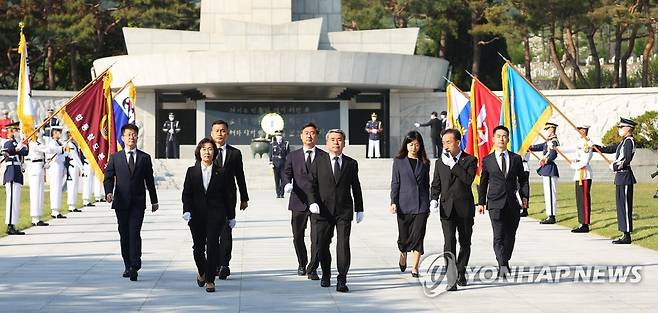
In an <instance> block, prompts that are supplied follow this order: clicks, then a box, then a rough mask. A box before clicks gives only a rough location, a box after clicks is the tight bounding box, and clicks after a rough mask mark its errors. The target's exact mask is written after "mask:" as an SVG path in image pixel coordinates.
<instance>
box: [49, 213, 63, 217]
mask: <svg viewBox="0 0 658 313" xmlns="http://www.w3.org/2000/svg"><path fill="white" fill-rule="evenodd" d="M50 217H52V218H66V216H64V215H62V213H59V214H57V215H51V216H50Z"/></svg>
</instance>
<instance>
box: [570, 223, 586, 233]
mask: <svg viewBox="0 0 658 313" xmlns="http://www.w3.org/2000/svg"><path fill="white" fill-rule="evenodd" d="M571 232H572V233H589V225H586V224H583V225H580V227H578V228H574V229H572V230H571Z"/></svg>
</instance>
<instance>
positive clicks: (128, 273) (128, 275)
mask: <svg viewBox="0 0 658 313" xmlns="http://www.w3.org/2000/svg"><path fill="white" fill-rule="evenodd" d="M121 276H122V277H123V278H128V277H130V271H129V270H125V271H123V275H121Z"/></svg>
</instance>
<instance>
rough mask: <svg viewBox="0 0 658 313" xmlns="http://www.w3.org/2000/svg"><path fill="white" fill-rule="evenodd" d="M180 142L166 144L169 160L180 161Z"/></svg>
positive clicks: (169, 141)
mask: <svg viewBox="0 0 658 313" xmlns="http://www.w3.org/2000/svg"><path fill="white" fill-rule="evenodd" d="M178 156H179V151H178V142H177V141H176V140H167V143H166V144H165V157H166V158H167V159H178Z"/></svg>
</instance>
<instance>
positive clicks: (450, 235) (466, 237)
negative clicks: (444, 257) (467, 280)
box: [441, 213, 473, 274]
mask: <svg viewBox="0 0 658 313" xmlns="http://www.w3.org/2000/svg"><path fill="white" fill-rule="evenodd" d="M455 215H456V214H454V213H453V214H452V216H451V217H450V218H448V219H441V228H442V229H443V238H444V239H443V240H444V241H443V252H444V253H445V252H450V253H452V255H454V256H455V257H456V258H457V260H456V261H457V272H458V273H459V274H465V273H466V265H468V260H469V258H470V257H471V236H472V235H473V218H472V217H467V218H462V217H459V216H455ZM455 231H456V232H457V234H459V237H457V236H456V234H455ZM458 240H459V254H457V241H458Z"/></svg>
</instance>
